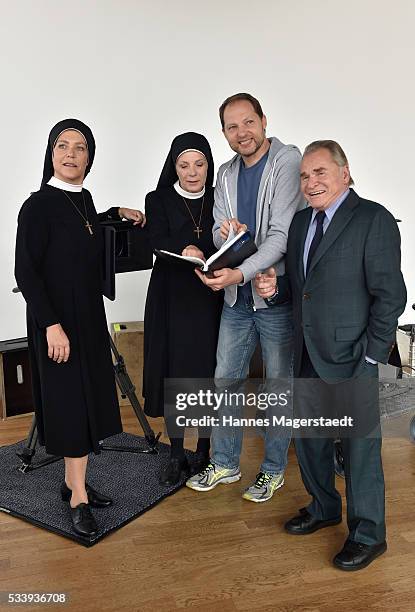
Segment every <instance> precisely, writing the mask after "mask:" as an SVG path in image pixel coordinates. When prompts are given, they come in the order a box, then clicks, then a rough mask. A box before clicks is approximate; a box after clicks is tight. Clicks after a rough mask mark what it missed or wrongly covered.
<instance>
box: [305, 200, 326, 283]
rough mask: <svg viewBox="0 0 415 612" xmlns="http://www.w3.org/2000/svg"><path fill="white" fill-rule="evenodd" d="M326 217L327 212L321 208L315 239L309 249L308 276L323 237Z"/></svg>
mask: <svg viewBox="0 0 415 612" xmlns="http://www.w3.org/2000/svg"><path fill="white" fill-rule="evenodd" d="M325 218H326V213H325V212H324V210H320V211H319V212H318V213H317V214H316V218H315V221H316V223H317V227H316V233H315V234H314V236H313V240H312V241H311V244H310V250H309V251H308V257H307V265H306V276H307V274H308V270H309V269H310V265H311V262H312V260H313V257H314V255H315V252H316V251H317V247H318V245H319V244H320V242H321V239H322V238H323V223H324V219H325Z"/></svg>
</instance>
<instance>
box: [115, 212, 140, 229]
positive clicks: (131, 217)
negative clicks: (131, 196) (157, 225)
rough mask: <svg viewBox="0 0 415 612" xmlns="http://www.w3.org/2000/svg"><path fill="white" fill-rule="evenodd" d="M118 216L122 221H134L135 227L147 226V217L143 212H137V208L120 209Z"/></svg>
mask: <svg viewBox="0 0 415 612" xmlns="http://www.w3.org/2000/svg"><path fill="white" fill-rule="evenodd" d="M118 214H119V215H120V217H121V219H128V221H134V225H141V227H144V226H145V224H146V216H145V214H144V213H142V212H141V210H136V209H135V208H119V209H118Z"/></svg>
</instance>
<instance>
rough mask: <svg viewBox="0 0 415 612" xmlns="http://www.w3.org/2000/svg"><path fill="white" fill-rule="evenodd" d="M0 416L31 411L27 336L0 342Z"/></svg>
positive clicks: (31, 399)
mask: <svg viewBox="0 0 415 612" xmlns="http://www.w3.org/2000/svg"><path fill="white" fill-rule="evenodd" d="M0 398H1V404H2V406H1V407H0V417H3V419H5V418H8V417H11V416H17V415H20V414H27V413H29V412H33V410H34V408H33V397H32V384H31V378H30V364H29V351H28V348H27V338H15V339H14V340H6V341H4V342H0Z"/></svg>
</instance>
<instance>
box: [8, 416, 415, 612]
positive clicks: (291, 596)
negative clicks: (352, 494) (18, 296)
mask: <svg viewBox="0 0 415 612" xmlns="http://www.w3.org/2000/svg"><path fill="white" fill-rule="evenodd" d="M123 420H124V425H125V430H126V431H130V432H132V433H138V426H137V425H136V421H135V418H134V417H133V415H132V411H130V410H129V409H123ZM159 423H160V421H158V422H157V421H153V424H154V426H155V430H156V431H158V429H159V428H160V424H159ZM28 425H29V420H28V418H27V417H23V418H16V419H11V420H9V421H6V422H0V445H3V444H10V443H13V442H16V441H17V440H20V439H22V438H24V437H25V434H26V432H27V429H28ZM193 442H194V440H193V439H191V440H190V441H189V447H192V445H193ZM260 458H261V441H260V440H258V439H254V438H249V439H247V440H246V441H245V447H244V452H243V457H242V462H241V467H242V471H243V478H242V481H240V482H238V483H235V484H232V485H227V486H225V485H221V486H218V487H217V488H216V489H214V490H213V491H211V492H209V493H195V492H194V491H190V490H189V489H187V488H183V489H182V490H180V491H179V492H178V493H177V494H175V495H174V496H172V497H169V498H167V499H165V500H164V501H162V502H161V503H160V504H158V505H157V506H156V507H155V508H153V509H152V510H150V511H149V512H147V513H145V514H144V515H143V516H141V517H139V518H138V519H136V520H135V521H133V522H132V523H130V524H128V525H127V526H126V527H124V528H123V529H121V530H120V531H117V532H116V533H114V534H112V535H110V536H109V537H108V538H106V539H105V540H103V542H101V543H99V544H98V545H96V546H95V547H93V548H91V549H86V548H83V547H81V546H79V545H78V544H75V543H72V542H70V541H69V540H66V539H65V538H63V537H60V536H57V535H54V534H52V533H48V532H47V531H44V530H43V529H39V528H37V527H34V526H32V525H29V524H28V523H25V522H23V521H21V520H19V519H16V518H13V517H11V516H8V515H6V514H3V513H0V592H1V593H8V592H37V593H38V592H48V593H51V592H58V593H61V592H65V593H67V594H68V596H69V603H68V604H66V605H62V606H57V605H55V606H53V605H48V606H46V605H44V606H37V607H34V606H29V605H24V606H20V607H19V609H23V610H39V609H45V610H59V609H61V610H71V611H72V610H74V611H76V612H84V611H85V612H87V611H95V610H97V611H98V610H113V611H117V612H122V611H125V612H127V611H128V612H131V611H140V612H145V611H151V612H153V611H162V612H164V611H169V610H180V609H183V608H191V609H192V610H195V611H196V610H198V611H216V610H218V611H219V612H230V611H234V610H256V611H257V610H260V611H287V612H288V611H290V612H291V611H294V610H299V611H300V610H301V611H308V612H317V611H321V612H323V611H336V612H342V611H346V612H348V611H349V610H350V611H351V610H358V611H360V610H365V611H367V610H378V611H382V612H383V611H386V610H393V611H398V610H405V611H408V612H409V611H411V612H412V611H413V610H414V609H415V603H414V601H415V520H414V507H415V486H414V485H415V447H414V446H413V445H412V444H411V443H410V442H409V441H408V440H406V439H397V438H389V439H386V440H385V441H384V453H383V459H384V466H385V474H386V482H387V525H388V545H389V550H388V552H387V554H386V555H384V556H383V557H382V558H380V559H379V560H377V561H376V562H375V563H373V564H372V565H371V566H370V567H369V568H367V569H365V570H363V571H361V572H357V573H351V574H349V573H345V572H341V571H339V570H336V569H334V568H333V566H332V565H331V559H332V557H333V556H334V554H335V553H336V552H337V551H338V550H339V549H340V548H341V547H342V544H343V541H344V539H345V537H346V527H345V523H344V522H343V524H341V525H338V526H336V527H332V528H330V529H325V530H322V531H320V532H317V533H315V534H313V535H310V536H306V537H293V536H290V535H288V534H286V533H285V532H284V531H283V529H282V525H283V522H284V520H286V519H287V518H289V517H290V516H292V515H293V514H294V513H296V511H297V509H298V508H300V507H301V506H303V505H304V504H305V503H307V495H306V494H305V492H304V489H303V487H302V484H301V480H300V476H299V471H298V466H297V462H296V458H295V454H294V451H293V450H292V449H290V455H289V467H288V469H287V473H286V484H285V486H284V487H283V488H282V489H281V491H279V492H278V493H277V494H276V495H275V496H274V498H273V499H272V500H271V501H269V502H266V503H264V504H253V503H250V502H247V501H244V500H242V499H241V490H242V488H243V487H244V486H245V485H247V484H248V483H249V481H250V480H251V479H252V478H253V477H254V476H255V473H256V471H257V467H258V466H259V463H260ZM342 485H343V482H342V481H340V482H339V487H340V489H341V490H343V486H342ZM0 609H1V610H7V609H10V610H11V609H12V607H8V606H6V605H4V604H3V606H2V605H0Z"/></svg>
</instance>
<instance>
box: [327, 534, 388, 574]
mask: <svg viewBox="0 0 415 612" xmlns="http://www.w3.org/2000/svg"><path fill="white" fill-rule="evenodd" d="M386 549H387V545H386V542H381V543H380V544H371V545H369V544H362V543H361V542H354V541H353V540H346V542H345V544H344V546H343V548H342V550H341V551H340V552H339V553H338V554H337V555H336V556H335V557H334V559H333V564H334V565H335V566H336V567H338V568H339V569H341V570H344V571H346V572H355V571H357V570H360V569H363V568H364V567H367V566H368V565H369V564H370V563H372V561H374V560H375V559H376V557H380V555H383V553H384V552H386Z"/></svg>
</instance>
